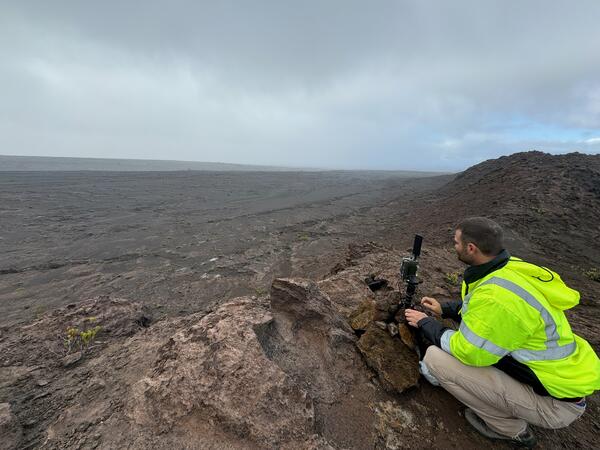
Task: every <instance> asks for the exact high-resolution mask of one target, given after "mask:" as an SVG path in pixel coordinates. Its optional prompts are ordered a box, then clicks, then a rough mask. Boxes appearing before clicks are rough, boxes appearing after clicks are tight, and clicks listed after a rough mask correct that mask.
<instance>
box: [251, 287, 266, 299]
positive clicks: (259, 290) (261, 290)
mask: <svg viewBox="0 0 600 450" xmlns="http://www.w3.org/2000/svg"><path fill="white" fill-rule="evenodd" d="M254 292H255V293H256V296H257V297H262V296H263V295H266V294H267V289H266V288H264V287H257V288H256V289H254Z"/></svg>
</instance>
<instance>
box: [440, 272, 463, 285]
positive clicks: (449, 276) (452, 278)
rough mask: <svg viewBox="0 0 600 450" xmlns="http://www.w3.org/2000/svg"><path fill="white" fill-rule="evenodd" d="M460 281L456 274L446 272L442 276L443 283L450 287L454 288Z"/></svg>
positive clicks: (458, 275)
mask: <svg viewBox="0 0 600 450" xmlns="http://www.w3.org/2000/svg"><path fill="white" fill-rule="evenodd" d="M459 279H460V274H459V273H458V272H446V274H445V275H444V281H445V282H446V283H448V284H451V285H452V286H456V285H457V284H458V281H459Z"/></svg>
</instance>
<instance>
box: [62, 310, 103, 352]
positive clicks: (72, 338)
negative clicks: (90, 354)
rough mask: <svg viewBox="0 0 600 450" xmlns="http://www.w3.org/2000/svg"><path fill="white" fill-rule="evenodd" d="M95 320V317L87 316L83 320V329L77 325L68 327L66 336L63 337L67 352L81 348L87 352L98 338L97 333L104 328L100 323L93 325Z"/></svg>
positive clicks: (80, 349)
mask: <svg viewBox="0 0 600 450" xmlns="http://www.w3.org/2000/svg"><path fill="white" fill-rule="evenodd" d="M95 322H96V318H95V317H87V318H86V319H84V320H83V326H82V329H79V328H77V327H69V328H67V332H66V336H65V337H64V339H63V344H64V347H65V350H66V353H67V354H69V353H71V352H72V351H74V350H79V351H81V353H85V352H87V350H88V349H89V348H90V346H91V345H92V343H93V342H94V340H95V339H96V335H97V334H98V332H99V331H100V330H101V329H102V327H101V326H99V325H96V326H92V324H93V323H95Z"/></svg>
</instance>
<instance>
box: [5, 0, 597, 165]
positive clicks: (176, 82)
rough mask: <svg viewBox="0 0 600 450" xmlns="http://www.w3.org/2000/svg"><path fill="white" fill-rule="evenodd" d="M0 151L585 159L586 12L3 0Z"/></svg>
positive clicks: (510, 4)
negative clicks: (534, 152) (522, 154)
mask: <svg viewBox="0 0 600 450" xmlns="http://www.w3.org/2000/svg"><path fill="white" fill-rule="evenodd" d="M0 55H1V58H0V153H2V154H12V155H42V156H78V157H108V158H144V159H179V160H194V161H219V162H230V163H248V164H264V165H285V166H304V167H306V166H312V167H330V168H355V169H357V168H369V169H424V170H459V169H463V168H465V167H467V166H469V165H471V164H473V163H476V162H479V161H482V160H484V159H488V158H491V157H496V156H499V155H502V154H509V153H514V152H517V151H523V150H529V149H539V150H543V151H547V152H551V153H563V152H567V151H573V150H579V151H582V152H585V153H600V1H522V0H520V1H508V0H504V1H480V0H473V1H457V0H453V1H426V0H415V1H372V2H365V1H349V0H339V1H327V0H320V1H293V2H292V1H282V0H279V1H237V2H231V1H225V0H219V1H210V2H208V1H206V2H203V1H175V0H171V1H168V2H167V1H163V2H158V1H151V0H146V1H144V2H139V1H135V2H134V1H131V2H127V1H123V0H120V1H112V0H103V1H101V2H85V1H59V0H53V1H47V0H44V1H36V2H34V1H27V0H15V1H13V2H10V3H9V2H8V1H3V2H2V3H1V4H0Z"/></svg>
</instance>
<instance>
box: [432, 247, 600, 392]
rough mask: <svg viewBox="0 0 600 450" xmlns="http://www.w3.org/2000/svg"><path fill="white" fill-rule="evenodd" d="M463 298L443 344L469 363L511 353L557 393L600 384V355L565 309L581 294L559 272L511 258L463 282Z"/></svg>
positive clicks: (492, 360)
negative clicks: (458, 320)
mask: <svg viewBox="0 0 600 450" xmlns="http://www.w3.org/2000/svg"><path fill="white" fill-rule="evenodd" d="M467 292H468V294H466V293H467ZM465 294H466V295H465ZM462 298H463V304H462V308H461V311H460V315H461V318H462V321H461V324H460V328H459V330H458V331H454V330H446V331H444V333H443V334H442V336H441V347H442V349H444V350H445V351H446V352H448V353H450V354H451V355H453V356H454V357H455V358H457V359H458V360H460V361H461V362H463V363H464V364H467V365H471V366H490V365H492V364H495V363H497V362H498V361H499V360H500V359H501V358H502V357H504V356H506V355H510V356H511V357H512V358H514V359H515V360H517V361H519V362H521V363H522V364H525V365H527V366H528V367H529V368H530V369H531V370H532V371H533V372H534V373H535V375H536V376H537V377H538V379H539V380H540V382H541V383H542V384H543V385H544V387H545V388H546V390H547V391H548V393H549V394H550V395H552V396H553V397H556V398H578V397H583V396H586V395H589V394H592V393H593V392H594V391H596V390H599V389H600V359H598V356H597V355H596V353H595V352H594V350H593V349H592V347H591V346H590V344H589V343H588V342H587V341H585V340H584V339H582V338H580V337H579V336H577V335H575V334H574V333H573V332H572V331H571V327H570V325H569V322H568V321H567V318H566V317H565V313H564V311H565V310H567V309H569V308H572V307H573V306H575V305H577V304H578V303H579V293H578V292H577V291H575V290H573V289H571V288H569V287H568V286H567V285H566V284H565V283H564V282H563V281H562V279H561V278H560V276H559V275H558V274H557V273H555V272H552V271H551V270H549V269H546V268H545V267H539V266H536V265H534V264H530V263H527V262H525V261H523V260H521V259H519V258H514V257H511V258H510V259H509V261H508V263H507V264H506V265H505V266H504V267H502V268H500V269H498V270H495V271H493V272H491V273H490V274H488V275H486V276H484V277H483V278H481V279H478V280H476V281H474V282H473V283H471V284H469V285H467V284H466V283H465V282H463V286H462Z"/></svg>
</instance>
